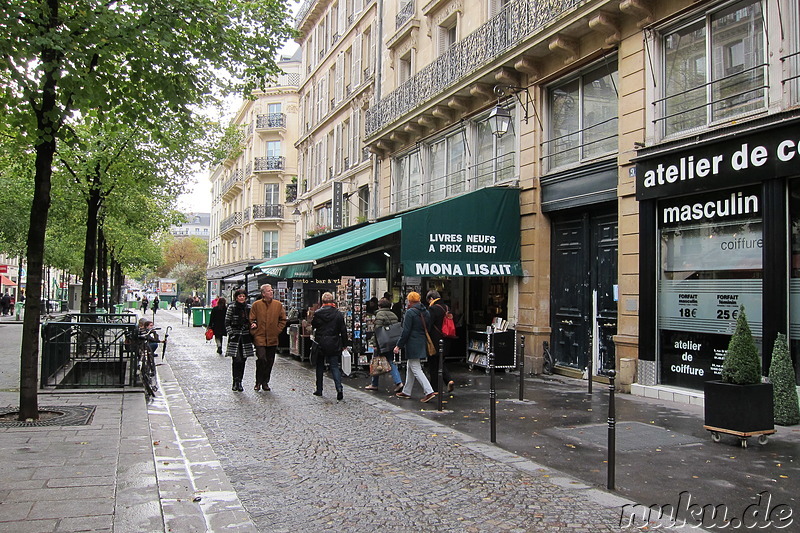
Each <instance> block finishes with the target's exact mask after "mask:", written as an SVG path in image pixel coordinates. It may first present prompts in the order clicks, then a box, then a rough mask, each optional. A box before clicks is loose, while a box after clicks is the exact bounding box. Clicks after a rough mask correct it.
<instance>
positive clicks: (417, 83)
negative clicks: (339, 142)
mask: <svg viewBox="0 0 800 533" xmlns="http://www.w3.org/2000/svg"><path fill="white" fill-rule="evenodd" d="M584 1H585V0H536V1H534V0H512V2H510V3H509V4H508V5H506V6H505V7H504V8H503V10H502V11H500V13H498V14H497V15H496V16H494V17H492V18H491V19H490V20H489V21H488V22H486V23H485V24H483V25H482V26H481V27H479V28H478V29H477V30H475V31H474V32H472V33H471V34H469V35H467V36H466V37H465V38H464V39H462V40H460V41H458V42H457V43H455V44H453V46H451V47H450V48H449V49H448V50H447V51H446V52H444V53H443V54H442V55H441V56H439V57H438V58H437V59H436V60H435V61H433V62H432V63H430V64H429V65H427V66H426V67H425V68H423V69H422V70H421V71H419V72H418V73H417V74H415V75H414V76H412V77H411V78H409V79H408V80H407V81H406V82H405V83H403V84H402V85H401V86H400V87H398V88H397V89H395V90H394V91H392V92H391V93H389V94H388V95H386V96H385V97H384V98H381V100H380V102H378V103H377V104H376V105H374V106H372V107H371V108H370V109H369V110H368V111H367V114H366V120H365V136H366V137H370V136H372V135H373V134H375V133H376V132H377V131H379V130H381V129H382V128H384V127H385V126H386V125H388V124H389V123H391V122H393V121H395V120H397V119H398V118H400V117H401V116H403V115H404V114H406V113H408V112H409V111H411V110H413V109H415V108H417V107H418V106H420V105H422V104H423V103H425V102H427V101H429V100H431V99H433V98H434V97H436V96H438V95H439V94H441V93H443V92H444V91H445V90H446V89H447V88H448V87H450V86H452V85H455V84H456V83H458V82H459V81H461V80H463V79H464V78H466V77H467V76H469V75H471V74H474V73H475V72H477V71H478V70H480V69H481V68H484V67H486V65H487V64H489V63H491V62H492V61H494V60H495V59H496V58H497V57H499V56H500V55H501V54H503V53H504V52H507V51H509V50H511V49H512V48H514V47H515V46H517V45H518V44H520V43H521V42H522V41H523V40H524V39H525V38H526V37H528V36H530V35H533V34H535V33H539V32H541V31H542V29H543V28H544V27H546V26H547V25H549V24H550V23H552V22H554V21H555V20H556V19H558V18H560V16H561V15H562V14H563V13H565V12H567V11H569V10H571V9H574V8H576V7H577V6H578V5H580V4H581V3H582V2H584ZM365 76H366V72H365Z"/></svg>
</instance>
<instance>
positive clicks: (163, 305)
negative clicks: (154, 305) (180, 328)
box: [158, 300, 169, 309]
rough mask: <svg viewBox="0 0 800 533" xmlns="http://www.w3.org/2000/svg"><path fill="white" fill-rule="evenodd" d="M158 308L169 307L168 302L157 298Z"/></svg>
mask: <svg viewBox="0 0 800 533" xmlns="http://www.w3.org/2000/svg"><path fill="white" fill-rule="evenodd" d="M158 308H159V309H169V302H168V301H166V300H159V301H158Z"/></svg>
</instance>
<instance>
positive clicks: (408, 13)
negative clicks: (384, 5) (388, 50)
mask: <svg viewBox="0 0 800 533" xmlns="http://www.w3.org/2000/svg"><path fill="white" fill-rule="evenodd" d="M413 15H414V2H406V3H405V4H404V5H403V7H401V8H400V11H398V12H397V16H396V17H395V19H394V27H395V29H396V30H399V29H400V26H402V25H403V24H405V23H406V21H408V19H410V18H411V17H412V16H413Z"/></svg>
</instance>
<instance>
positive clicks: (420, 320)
mask: <svg viewBox="0 0 800 533" xmlns="http://www.w3.org/2000/svg"><path fill="white" fill-rule="evenodd" d="M430 321H431V315H430V314H429V313H428V310H427V309H425V307H424V306H423V305H422V304H421V303H420V295H419V293H418V292H410V293H408V308H407V309H406V314H405V316H404V317H403V333H401V334H400V338H399V339H398V340H397V346H395V347H394V353H396V354H398V353H400V350H401V349H403V350H405V352H406V359H408V364H407V367H406V384H405V386H404V387H403V390H402V391H400V392H398V393H397V397H398V398H411V391H412V390H413V389H414V380H416V381H419V383H420V385H422V390H423V392H424V393H425V396H423V397H422V399H421V400H420V401H421V402H423V403H425V402H429V401H430V400H432V399H433V398H435V397H436V394H437V393H435V392H434V391H433V387H431V383H430V381H428V378H427V377H426V376H425V373H424V372H423V371H422V361H424V360H425V359H427V358H428V350H427V347H428V344H427V340H426V339H425V332H426V331H427V328H428V326H429V325H430Z"/></svg>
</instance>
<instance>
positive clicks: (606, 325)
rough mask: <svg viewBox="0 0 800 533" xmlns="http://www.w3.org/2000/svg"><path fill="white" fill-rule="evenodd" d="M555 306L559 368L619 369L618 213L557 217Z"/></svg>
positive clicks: (554, 347)
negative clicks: (617, 367) (614, 339)
mask: <svg viewBox="0 0 800 533" xmlns="http://www.w3.org/2000/svg"><path fill="white" fill-rule="evenodd" d="M552 227H553V240H552V260H551V270H550V283H551V285H550V295H551V296H550V304H551V307H550V309H551V313H550V317H551V328H552V338H553V342H552V354H553V357H554V359H555V362H556V364H557V365H560V366H566V367H572V368H576V369H580V370H583V369H585V368H586V367H587V366H588V362H589V358H590V357H591V358H592V368H593V374H598V373H602V372H603V371H604V370H609V369H612V368H614V366H615V350H614V342H613V336H614V335H616V333H617V300H618V287H617V251H618V223H617V214H616V212H613V213H612V212H602V213H595V212H583V213H580V214H578V215H573V216H558V217H555V218H554V219H553V224H552Z"/></svg>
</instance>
